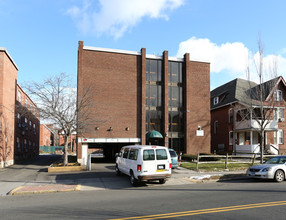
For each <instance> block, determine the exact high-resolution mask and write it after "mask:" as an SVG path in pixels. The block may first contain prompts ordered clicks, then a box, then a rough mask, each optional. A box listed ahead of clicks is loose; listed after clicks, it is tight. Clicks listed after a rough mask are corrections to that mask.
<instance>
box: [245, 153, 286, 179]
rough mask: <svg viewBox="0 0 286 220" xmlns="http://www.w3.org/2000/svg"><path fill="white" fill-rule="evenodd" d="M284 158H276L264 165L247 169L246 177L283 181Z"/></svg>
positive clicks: (285, 159)
mask: <svg viewBox="0 0 286 220" xmlns="http://www.w3.org/2000/svg"><path fill="white" fill-rule="evenodd" d="M285 173H286V156H277V157H273V158H271V159H269V160H267V161H266V162H265V163H263V164H260V165H255V166H252V167H249V168H248V170H247V172H246V175H247V176H249V177H252V178H259V179H274V180H275V181H276V182H282V181H284V180H285Z"/></svg>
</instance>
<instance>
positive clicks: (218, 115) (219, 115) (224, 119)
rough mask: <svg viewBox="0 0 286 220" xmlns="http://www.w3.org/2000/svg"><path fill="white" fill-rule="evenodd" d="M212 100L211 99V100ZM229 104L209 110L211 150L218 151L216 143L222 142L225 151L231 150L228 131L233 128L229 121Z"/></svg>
mask: <svg viewBox="0 0 286 220" xmlns="http://www.w3.org/2000/svg"><path fill="white" fill-rule="evenodd" d="M211 101H212V100H211ZM229 109H230V106H225V107H222V108H218V109H214V110H212V111H211V137H212V138H211V151H212V152H214V151H216V152H218V145H219V144H224V149H225V152H232V150H233V147H232V145H229V131H232V129H233V122H232V123H229ZM215 121H218V129H217V133H216V134H215V133H214V123H215Z"/></svg>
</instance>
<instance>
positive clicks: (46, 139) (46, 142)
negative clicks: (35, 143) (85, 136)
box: [40, 124, 76, 153]
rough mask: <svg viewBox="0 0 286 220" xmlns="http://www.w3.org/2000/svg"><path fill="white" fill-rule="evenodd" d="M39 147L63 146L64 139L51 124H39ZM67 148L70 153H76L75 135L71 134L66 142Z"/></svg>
mask: <svg viewBox="0 0 286 220" xmlns="http://www.w3.org/2000/svg"><path fill="white" fill-rule="evenodd" d="M40 146H64V137H63V135H61V132H60V130H59V129H58V128H57V127H55V126H54V125H53V124H41V126H40ZM41 148H42V147H41ZM68 148H69V152H70V153H75V152H76V134H75V133H73V134H72V135H71V136H70V138H69V140H68ZM47 149H49V148H47Z"/></svg>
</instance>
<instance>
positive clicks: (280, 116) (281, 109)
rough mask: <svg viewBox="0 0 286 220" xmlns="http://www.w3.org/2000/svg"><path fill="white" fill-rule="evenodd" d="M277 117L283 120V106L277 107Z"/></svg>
mask: <svg viewBox="0 0 286 220" xmlns="http://www.w3.org/2000/svg"><path fill="white" fill-rule="evenodd" d="M278 117H279V119H280V120H281V121H282V120H284V109H283V108H279V112H278Z"/></svg>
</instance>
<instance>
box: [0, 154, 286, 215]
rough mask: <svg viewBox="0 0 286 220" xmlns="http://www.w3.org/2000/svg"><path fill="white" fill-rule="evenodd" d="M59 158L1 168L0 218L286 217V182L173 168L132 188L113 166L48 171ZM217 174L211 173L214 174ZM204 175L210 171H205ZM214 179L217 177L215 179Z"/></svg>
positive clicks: (98, 165) (39, 159) (100, 165)
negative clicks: (35, 190) (39, 188)
mask: <svg viewBox="0 0 286 220" xmlns="http://www.w3.org/2000/svg"><path fill="white" fill-rule="evenodd" d="M57 159H59V158H58V157H51V156H41V157H39V158H38V159H37V160H36V161H31V162H30V163H29V162H28V163H23V164H18V165H14V166H12V167H9V168H5V169H2V170H0V189H1V193H2V196H0V204H1V205H0V216H1V219H4V220H6V219H13V220H14V219H21V220H26V219H29V220H30V219H31V218H34V219H135V218H136V219H190V218H191V219H273V218H274V217H275V219H285V214H286V212H285V205H286V181H284V182H282V183H276V182H273V181H265V180H264V181H257V180H251V179H247V178H239V179H235V180H229V181H212V180H209V179H211V178H207V179H208V180H206V181H202V180H200V178H190V177H203V176H206V174H205V173H196V172H193V171H188V170H185V169H178V170H174V172H173V176H172V178H171V179H170V180H169V181H167V183H166V184H164V185H161V184H158V183H157V182H153V183H148V184H146V185H141V186H140V187H131V185H130V183H129V179H128V177H127V176H119V177H118V176H116V175H115V172H114V164H112V163H97V164H93V167H92V171H82V172H75V173H57V174H55V173H53V174H52V173H48V172H46V171H47V167H48V165H49V164H50V163H51V162H52V161H54V160H57ZM220 174H221V175H222V174H225V172H222V173H216V174H215V175H220ZM208 175H209V174H208ZM216 180H218V179H216ZM59 183H60V184H62V183H66V184H68V185H74V184H80V185H81V186H82V188H81V190H80V191H74V192H58V193H44V194H28V195H26V194H25V195H15V196H7V194H6V193H7V191H9V190H11V189H12V188H15V187H18V186H21V185H26V186H27V185H28V186H33V185H35V186H36V185H39V184H49V185H51V186H54V184H59Z"/></svg>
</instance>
